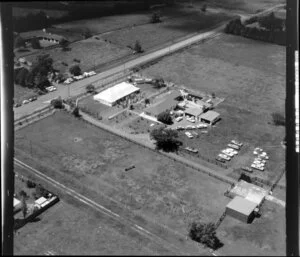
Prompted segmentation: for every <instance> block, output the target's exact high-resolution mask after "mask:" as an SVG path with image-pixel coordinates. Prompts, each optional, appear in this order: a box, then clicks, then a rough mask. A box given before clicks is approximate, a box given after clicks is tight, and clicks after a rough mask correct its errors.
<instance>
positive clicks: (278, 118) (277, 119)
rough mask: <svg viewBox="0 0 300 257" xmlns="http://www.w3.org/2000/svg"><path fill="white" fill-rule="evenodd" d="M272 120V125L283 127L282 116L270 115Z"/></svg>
mask: <svg viewBox="0 0 300 257" xmlns="http://www.w3.org/2000/svg"><path fill="white" fill-rule="evenodd" d="M272 118H273V122H274V125H276V126H285V118H284V116H283V115H282V114H280V113H278V112H275V113H272Z"/></svg>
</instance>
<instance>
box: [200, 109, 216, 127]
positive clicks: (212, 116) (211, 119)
mask: <svg viewBox="0 0 300 257" xmlns="http://www.w3.org/2000/svg"><path fill="white" fill-rule="evenodd" d="M200 119H201V121H202V122H206V123H208V124H210V125H213V124H214V123H215V122H217V121H218V120H219V119H220V114H219V113H217V112H215V111H207V112H205V113H203V114H202V115H201V117H200Z"/></svg>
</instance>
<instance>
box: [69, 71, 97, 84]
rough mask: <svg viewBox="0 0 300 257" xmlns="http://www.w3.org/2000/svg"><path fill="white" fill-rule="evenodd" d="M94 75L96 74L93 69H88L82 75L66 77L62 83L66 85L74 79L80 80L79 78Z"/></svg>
mask: <svg viewBox="0 0 300 257" xmlns="http://www.w3.org/2000/svg"><path fill="white" fill-rule="evenodd" d="M94 75H96V72H95V71H89V72H87V71H86V72H84V73H83V74H82V75H79V76H73V77H70V78H67V79H66V80H65V81H64V82H63V83H64V84H67V85H68V84H71V83H72V82H74V81H77V80H81V79H84V78H87V77H91V76H94Z"/></svg>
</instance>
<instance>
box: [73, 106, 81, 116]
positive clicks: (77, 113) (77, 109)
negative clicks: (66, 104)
mask: <svg viewBox="0 0 300 257" xmlns="http://www.w3.org/2000/svg"><path fill="white" fill-rule="evenodd" d="M72 114H73V115H74V116H75V117H77V118H78V117H80V113H79V108H78V106H75V108H74V109H73V111H72Z"/></svg>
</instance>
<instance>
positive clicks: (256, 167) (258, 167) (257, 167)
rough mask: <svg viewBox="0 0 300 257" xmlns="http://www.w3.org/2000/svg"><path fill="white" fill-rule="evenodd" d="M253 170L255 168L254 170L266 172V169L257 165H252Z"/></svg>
mask: <svg viewBox="0 0 300 257" xmlns="http://www.w3.org/2000/svg"><path fill="white" fill-rule="evenodd" d="M251 168H254V169H257V170H261V171H264V169H265V168H264V167H261V166H257V165H255V164H252V165H251Z"/></svg>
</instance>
